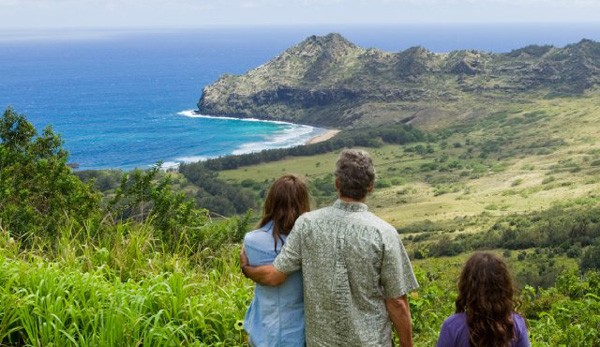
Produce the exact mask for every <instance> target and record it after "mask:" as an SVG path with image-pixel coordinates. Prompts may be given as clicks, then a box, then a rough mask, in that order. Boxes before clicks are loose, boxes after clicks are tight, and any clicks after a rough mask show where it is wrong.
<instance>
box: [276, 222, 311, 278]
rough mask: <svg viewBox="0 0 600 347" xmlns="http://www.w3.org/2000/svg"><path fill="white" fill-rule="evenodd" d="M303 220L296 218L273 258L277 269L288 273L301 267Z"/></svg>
mask: <svg viewBox="0 0 600 347" xmlns="http://www.w3.org/2000/svg"><path fill="white" fill-rule="evenodd" d="M304 224H305V221H304V219H303V218H302V216H301V217H300V218H298V219H297V220H296V223H295V224H294V227H293V228H292V231H290V234H289V236H288V237H287V240H286V242H285V245H283V248H281V252H280V253H279V255H278V256H277V257H276V258H275V261H274V262H273V266H274V267H275V269H276V270H277V271H280V272H283V273H286V274H289V273H291V272H294V271H298V270H300V268H301V267H302V233H303V230H304V228H305V225H304Z"/></svg>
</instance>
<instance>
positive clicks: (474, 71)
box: [198, 34, 600, 127]
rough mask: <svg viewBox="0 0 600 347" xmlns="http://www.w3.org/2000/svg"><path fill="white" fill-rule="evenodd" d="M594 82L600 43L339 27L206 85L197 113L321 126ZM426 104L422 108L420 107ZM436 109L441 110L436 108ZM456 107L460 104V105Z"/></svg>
mask: <svg viewBox="0 0 600 347" xmlns="http://www.w3.org/2000/svg"><path fill="white" fill-rule="evenodd" d="M599 83H600V44H599V43H597V42H594V41H590V40H582V41H581V42H579V43H576V44H572V45H568V46H566V47H564V48H556V47H552V46H535V45H532V46H527V47H524V48H521V49H518V50H514V51H512V52H510V53H505V54H493V53H487V52H478V51H455V52H450V53H445V54H437V53H433V52H430V51H428V50H427V49H425V48H423V47H413V48H410V49H407V50H405V51H402V52H399V53H388V52H383V51H380V50H377V49H363V48H361V47H358V46H356V45H354V44H352V43H351V42H349V41H348V40H346V39H345V38H343V37H342V36H340V35H339V34H329V35H327V36H311V37H309V38H307V39H305V40H304V41H302V42H301V43H299V44H298V45H296V46H294V47H292V48H290V49H288V50H286V51H285V52H283V53H281V54H280V55H279V56H277V57H275V58H274V59H273V60H271V61H270V62H268V63H266V64H264V65H261V66H259V67H257V68H255V69H253V70H251V71H249V72H248V73H246V74H244V75H240V76H234V75H223V76H222V77H221V78H219V79H218V80H217V81H216V82H215V83H213V84H211V85H209V86H207V87H205V88H204V90H203V92H202V96H201V98H200V101H199V102H198V108H199V112H200V113H204V114H211V115H217V116H218V115H227V116H237V117H257V118H263V119H279V120H286V121H292V122H298V123H305V124H313V125H319V126H336V127H351V126H361V125H363V124H383V123H389V122H399V121H401V120H403V119H407V118H410V119H411V123H417V124H418V123H419V121H420V120H421V119H425V117H422V116H420V115H422V114H427V115H429V116H428V117H426V118H427V119H429V120H430V119H431V118H432V116H431V115H433V114H438V113H439V114H444V115H448V114H451V113H452V112H451V111H448V110H447V109H448V108H449V107H447V106H448V105H449V104H452V103H454V102H458V101H459V100H461V98H464V97H469V98H471V99H473V98H475V99H477V98H480V99H482V100H488V101H489V100H495V99H503V98H504V99H510V98H514V97H515V96H525V95H526V94H528V93H529V94H531V93H537V94H541V95H544V94H551V95H556V94H557V93H559V94H563V95H564V94H579V93H583V92H585V91H586V90H588V89H590V88H593V87H594V86H596V85H598V84H599ZM424 110H426V111H424ZM436 110H437V111H436ZM457 112H460V111H457Z"/></svg>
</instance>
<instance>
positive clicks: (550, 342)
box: [0, 220, 600, 347]
mask: <svg viewBox="0 0 600 347" xmlns="http://www.w3.org/2000/svg"><path fill="white" fill-rule="evenodd" d="M237 228H239V225H238V224H236V223H234V222H232V220H228V221H225V222H219V223H214V224H211V225H210V227H209V229H207V230H206V231H205V232H207V233H208V232H209V231H210V232H211V233H218V235H219V236H218V237H217V238H218V239H220V240H222V241H223V242H221V243H218V242H216V241H213V242H215V243H214V244H213V246H214V248H209V247H200V248H197V250H196V251H194V252H191V253H190V252H189V251H190V249H182V250H181V251H180V252H176V251H171V252H169V251H164V250H163V249H162V248H161V245H160V242H159V241H158V240H157V239H156V238H155V237H154V235H153V234H154V230H153V229H152V227H150V226H148V225H144V224H142V225H140V224H135V223H133V224H120V225H118V226H115V227H114V228H113V229H111V233H106V232H103V233H100V234H102V236H101V237H96V236H94V237H91V236H90V235H91V234H89V233H87V231H86V228H85V227H82V226H68V227H64V228H63V229H62V230H61V236H60V238H59V240H58V241H56V242H55V243H54V244H52V245H51V244H50V243H48V242H47V241H44V240H37V241H36V242H34V243H33V244H34V245H35V247H33V248H31V249H27V250H23V249H20V247H19V246H20V245H19V244H18V242H15V241H14V240H13V239H11V238H10V236H9V234H8V233H7V232H6V231H2V230H0V345H8V346H44V347H46V346H247V342H246V337H245V335H244V333H243V332H242V331H241V330H240V328H241V327H240V324H239V323H240V321H241V320H242V319H243V317H244V313H245V311H246V308H247V305H248V304H249V301H250V299H251V296H252V292H253V290H252V288H253V283H252V282H250V281H249V280H246V279H244V278H243V277H242V276H241V275H240V272H239V263H238V252H239V245H237V244H235V243H230V242H227V240H228V238H227V237H224V236H223V234H230V235H231V234H235V233H238V232H239V230H238V229H237ZM100 234H98V235H100ZM205 244H206V243H205ZM189 247H191V246H189ZM189 247H188V248H189ZM432 261H433V259H432ZM462 261H463V259H462V258H460V257H458V258H452V259H448V260H444V261H441V262H439V263H440V264H442V263H443V264H444V265H439V264H438V265H435V264H437V263H438V262H435V263H434V262H430V263H427V264H425V263H422V262H423V261H420V263H419V264H420V265H419V264H418V265H416V266H415V270H416V274H417V277H418V279H419V282H420V284H421V287H422V288H421V289H420V290H419V291H418V292H415V293H412V294H411V295H410V297H409V302H410V305H411V311H412V317H413V329H414V339H415V345H416V346H431V345H434V344H435V341H436V340H437V334H438V332H439V328H440V326H441V324H442V322H443V320H444V319H445V318H446V317H447V316H448V315H450V314H451V313H452V311H453V300H454V298H455V297H456V289H455V286H456V285H455V279H454V277H453V276H443V275H442V274H443V273H444V272H447V271H449V270H451V271H454V272H456V271H458V269H454V267H457V266H459V264H461V263H462ZM450 264H451V265H450ZM448 266H450V267H452V269H448ZM450 277H452V278H450ZM599 278H600V277H599V276H598V275H597V274H590V275H588V277H586V278H581V277H579V276H575V275H565V276H562V277H560V278H559V280H558V281H557V285H556V287H554V288H550V289H548V290H540V291H536V290H534V289H533V288H531V287H526V289H525V290H524V291H523V293H522V296H521V301H522V302H523V304H522V306H521V307H520V311H521V312H522V313H523V314H524V315H525V317H526V318H527V319H528V322H529V326H530V336H531V339H532V343H533V346H557V345H561V344H565V345H569V346H592V345H600V334H598V331H599V328H600V326H599V324H600V313H599V311H598V309H600V280H599Z"/></svg>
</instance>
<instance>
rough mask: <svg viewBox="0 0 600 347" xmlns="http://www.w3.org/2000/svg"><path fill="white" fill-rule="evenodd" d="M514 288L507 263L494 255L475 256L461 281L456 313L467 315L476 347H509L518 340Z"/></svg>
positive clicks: (469, 261) (480, 253) (462, 275)
mask: <svg viewBox="0 0 600 347" xmlns="http://www.w3.org/2000/svg"><path fill="white" fill-rule="evenodd" d="M513 295H514V286H513V281H512V277H511V274H510V272H509V271H508V267H507V266H506V263H505V262H504V261H503V260H502V259H500V258H498V257H497V256H495V255H493V254H491V253H484V252H478V253H475V254H474V255H473V256H471V258H469V260H467V263H466V264H465V266H464V268H463V270H462V273H461V274H460V279H459V281H458V298H457V299H456V313H460V312H465V313H466V315H467V325H468V327H469V335H470V336H469V341H470V343H471V346H473V347H479V346H481V347H483V346H485V347H506V346H509V345H510V342H511V340H513V339H514V338H515V331H514V322H513V319H512V313H513V311H514V308H515V302H514V300H513Z"/></svg>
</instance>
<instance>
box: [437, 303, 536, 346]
mask: <svg viewBox="0 0 600 347" xmlns="http://www.w3.org/2000/svg"><path fill="white" fill-rule="evenodd" d="M512 318H513V322H514V327H515V336H516V339H515V340H514V341H513V342H512V344H511V347H529V346H530V343H529V338H528V337H527V325H526V324H525V319H523V317H521V316H520V315H519V314H517V313H513V315H512ZM437 347H470V343H469V327H468V326H467V315H466V313H464V312H462V313H455V314H453V315H452V316H450V317H448V319H446V320H445V321H444V324H442V330H441V331H440V336H439V338H438V342H437Z"/></svg>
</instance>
